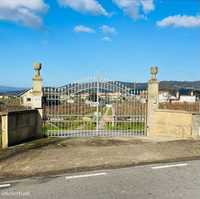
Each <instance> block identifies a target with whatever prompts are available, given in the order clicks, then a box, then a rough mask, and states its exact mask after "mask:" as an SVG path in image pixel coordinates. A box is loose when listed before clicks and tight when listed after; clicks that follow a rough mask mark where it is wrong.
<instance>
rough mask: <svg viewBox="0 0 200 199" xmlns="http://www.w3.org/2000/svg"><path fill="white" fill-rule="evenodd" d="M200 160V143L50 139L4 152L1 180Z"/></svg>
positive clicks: (1, 152)
mask: <svg viewBox="0 0 200 199" xmlns="http://www.w3.org/2000/svg"><path fill="white" fill-rule="evenodd" d="M193 159H200V140H170V139H169V140H168V139H164V140H163V139H147V138H99V137H98V138H71V139H60V138H46V139H41V140H37V141H34V142H30V143H27V144H23V145H18V146H16V147H11V148H9V149H7V150H0V180H5V179H9V178H18V177H19V178H21V177H31V176H43V175H53V174H59V173H62V172H78V171H89V170H97V169H107V168H108V169H111V168H121V167H128V166H134V165H142V164H152V163H159V162H172V161H183V160H193Z"/></svg>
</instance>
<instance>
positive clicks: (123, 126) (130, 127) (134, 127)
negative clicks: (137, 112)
mask: <svg viewBox="0 0 200 199" xmlns="http://www.w3.org/2000/svg"><path fill="white" fill-rule="evenodd" d="M144 129H145V123H141V122H140V123H132V122H117V123H115V124H114V126H112V123H108V124H106V126H105V130H109V131H111V130H116V131H117V130H127V131H144Z"/></svg>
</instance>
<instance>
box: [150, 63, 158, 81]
mask: <svg viewBox="0 0 200 199" xmlns="http://www.w3.org/2000/svg"><path fill="white" fill-rule="evenodd" d="M157 74H158V67H157V66H152V67H151V80H157V77H156V76H157Z"/></svg>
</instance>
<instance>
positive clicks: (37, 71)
mask: <svg viewBox="0 0 200 199" xmlns="http://www.w3.org/2000/svg"><path fill="white" fill-rule="evenodd" d="M33 67H34V70H35V77H36V78H38V77H40V70H41V69H42V64H41V63H34V64H33Z"/></svg>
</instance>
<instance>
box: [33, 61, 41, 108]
mask: <svg viewBox="0 0 200 199" xmlns="http://www.w3.org/2000/svg"><path fill="white" fill-rule="evenodd" d="M33 67H34V70H35V75H34V77H33V90H32V108H37V109H41V108H42V96H43V91H42V77H41V75H40V71H41V69H42V64H41V63H35V64H33Z"/></svg>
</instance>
